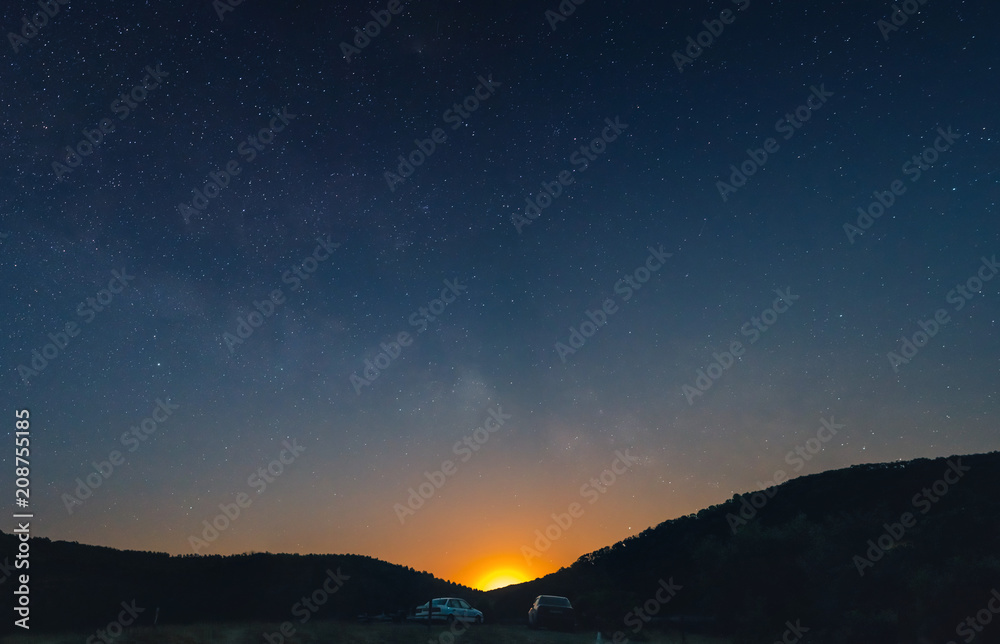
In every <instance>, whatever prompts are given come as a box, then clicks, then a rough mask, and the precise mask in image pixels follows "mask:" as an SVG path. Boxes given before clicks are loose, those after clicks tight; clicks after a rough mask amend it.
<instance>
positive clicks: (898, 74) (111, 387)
mask: <svg viewBox="0 0 1000 644" xmlns="http://www.w3.org/2000/svg"><path fill="white" fill-rule="evenodd" d="M577 1H579V0H577ZM42 4H43V5H44V4H45V0H42ZM49 4H50V5H51V7H50V11H52V10H53V8H54V9H58V12H56V13H54V15H52V16H51V17H50V16H48V15H46V14H45V13H44V12H42V10H41V9H40V8H39V4H38V3H37V2H29V1H28V0H17V1H11V2H5V3H4V7H3V10H2V20H0V25H2V27H3V30H4V32H5V33H7V32H9V33H7V37H6V42H5V46H6V47H7V49H6V51H5V52H4V53H3V55H2V57H0V64H2V67H0V117H2V125H3V132H4V134H5V136H4V139H5V140H4V145H3V151H2V152H0V159H2V160H0V186H2V188H0V270H2V272H3V273H2V274H3V298H2V300H0V307H2V314H3V315H2V319H3V328H2V333H0V356H2V358H3V365H4V376H3V378H2V380H0V389H2V398H3V400H4V401H5V409H6V411H5V413H6V414H7V418H8V420H7V425H6V426H7V427H8V428H10V431H11V432H13V430H14V411H15V410H16V409H22V408H27V409H29V410H30V412H31V419H32V445H31V447H32V449H31V457H32V458H31V461H32V464H31V489H32V497H31V511H32V512H34V515H35V517H34V522H33V524H32V525H33V530H34V534H35V535H37V536H46V537H49V538H51V539H65V540H71V541H79V542H81V543H90V544H99V545H105V546H111V547H115V548H128V549H137V550H154V551H165V552H169V553H172V554H184V553H188V554H190V553H195V552H198V553H201V554H231V553H241V552H251V551H256V552H264V551H269V552H297V553H357V554H365V555H370V556H373V557H377V558H380V559H384V560H387V561H391V562H393V563H398V564H402V565H406V566H411V567H413V568H415V569H417V570H426V571H428V572H431V573H433V574H435V575H437V576H439V577H443V578H446V579H451V580H453V581H457V582H459V583H463V584H467V585H470V586H475V587H491V586H495V585H498V584H504V583H509V582H512V581H521V580H526V579H532V578H535V577H538V576H541V575H544V574H546V573H549V572H552V571H554V570H556V569H558V568H559V567H561V566H566V565H569V564H571V563H572V562H573V561H574V560H576V559H577V558H578V557H579V556H580V555H582V554H584V553H586V552H589V551H592V550H595V549H598V548H601V547H603V546H607V545H611V544H613V543H615V542H617V541H620V540H622V539H624V538H626V537H628V536H630V535H634V534H637V533H639V532H640V531H642V530H643V529H645V528H647V527H649V526H652V525H656V524H658V523H660V522H661V521H664V520H667V519H671V518H675V517H678V516H683V515H686V514H689V513H692V512H697V511H698V510H699V509H701V508H703V507H706V506H709V505H712V504H715V503H720V502H722V501H724V500H727V499H729V498H730V497H732V495H733V494H734V493H738V492H745V491H749V490H753V489H757V488H758V487H760V486H762V485H764V486H766V485H772V484H773V483H774V482H775V481H776V480H777V479H781V478H783V477H782V476H781V475H780V474H778V473H779V472H781V473H783V474H784V475H785V476H787V477H788V478H791V477H795V476H801V475H807V474H812V473H817V472H821V471H825V470H829V469H834V468H842V467H849V466H850V465H853V464H859V463H870V462H885V461H894V460H898V459H912V458H917V457H934V456H942V455H951V454H964V453H977V452H986V451H992V450H995V449H997V434H996V431H997V426H996V418H997V415H998V412H1000V399H998V395H997V383H998V382H1000V380H998V373H997V371H998V367H997V356H998V352H1000V334H998V328H997V320H998V307H997V302H998V297H997V296H998V293H1000V279H997V280H994V279H993V277H994V276H995V275H996V274H997V272H998V271H1000V265H998V264H997V263H996V258H997V255H998V253H1000V234H998V233H1000V219H998V201H1000V182H998V167H1000V155H998V150H997V142H998V133H997V131H996V125H997V117H996V106H997V99H998V92H997V85H996V77H997V72H998V71H1000V50H998V48H997V45H996V33H995V30H996V25H997V24H998V23H1000V10H998V9H997V7H995V6H993V5H992V4H991V3H986V2H964V1H958V2H945V1H944V0H928V1H927V2H926V3H924V4H918V3H917V2H916V1H915V0H910V1H909V2H904V3H902V4H901V5H899V11H900V13H896V15H895V17H894V12H895V11H896V10H895V9H894V5H892V4H890V3H888V2H847V3H844V2H836V3H802V2H791V1H782V2H775V3H765V2H763V1H761V0H716V1H715V2H708V3H706V2H697V3H689V4H688V6H686V7H684V8H674V7H673V6H672V5H673V4H674V3H651V2H641V3H640V2H631V3H612V2H601V1H599V0H587V1H586V2H581V3H580V4H576V3H574V2H572V1H571V0H564V1H563V2H562V5H560V4H559V3H558V2H557V1H556V0H550V1H548V2H472V1H470V0H465V1H458V0H455V1H454V2H445V1H433V0H430V1H425V2H419V3H418V2H412V3H411V2H406V3H397V2H395V1H393V2H383V1H382V0H378V1H373V2H355V1H353V0H352V1H350V2H343V3H341V2H336V3H329V4H327V3H321V2H309V3H306V2H259V1H257V0H246V1H244V2H243V3H242V4H239V5H237V6H235V7H231V6H229V4H225V3H223V2H222V1H218V2H216V3H214V4H213V3H212V2H209V1H208V0H198V1H190V0H188V1H184V2H167V1H151V2H126V3H122V2H114V3H112V2H100V1H99V2H92V3H85V2H78V1H77V0H70V1H69V2H68V3H67V4H59V3H58V2H56V1H55V0H51V2H50V3H49ZM911 5H912V6H911ZM560 7H561V12H562V13H560ZM915 8H919V12H917V13H914V14H913V15H910V14H911V13H912V12H913V11H914V9H915ZM40 12H41V13H40ZM372 12H374V14H373V13H372ZM908 12H909V13H908ZM25 16H27V21H28V22H27V24H28V25H29V26H28V27H25V23H24V22H23V21H22V19H23V18H25ZM32 16H34V18H35V21H36V23H39V24H41V25H42V26H40V27H38V28H37V29H36V28H35V27H34V26H31V20H32ZM894 20H895V22H893V21H894ZM880 21H881V22H880ZM356 28H357V29H356ZM22 29H23V30H24V33H22ZM366 29H367V33H365V30H366ZM11 34H13V35H11ZM25 34H27V35H30V37H27V36H26V35H25ZM689 38H690V39H691V40H689ZM699 40H700V44H699ZM529 204H533V205H530V206H529ZM859 209H861V210H860V211H859ZM60 345H61V346H60ZM11 438H13V436H12V435H11ZM11 447H13V445H11ZM3 453H4V457H3V463H4V466H5V467H6V469H5V472H7V474H5V475H4V476H5V477H6V478H5V479H4V480H8V481H9V484H10V490H11V491H13V485H14V463H13V456H12V454H13V451H12V450H10V449H5V450H3ZM268 468H270V470H269V469H268ZM102 472H103V473H102ZM88 477H89V481H90V482H89V483H88ZM92 483H97V484H98V485H96V486H95V485H93V484H92ZM411 490H412V492H411ZM421 494H423V495H424V496H427V497H429V498H421V496H420V495H421ZM220 504H221V507H220ZM574 504H576V505H574ZM237 511H238V512H239V515H238V516H236V512H237ZM571 511H572V516H571ZM225 513H229V515H230V516H229V517H226V516H225ZM553 515H556V516H555V517H553ZM557 521H559V522H561V523H562V524H563V526H562V527H560V526H559V525H557V524H556V522H557ZM213 522H214V523H215V524H216V526H223V528H222V529H221V530H215V531H214V532H213V531H212V530H213V529H212V528H206V526H210V525H211V524H212V523H213ZM2 524H3V529H4V530H5V531H10V529H11V528H13V527H15V526H14V525H13V520H12V519H9V518H5V519H4V521H3V522H2ZM536 530H537V531H540V532H541V533H544V532H546V530H548V532H549V534H550V536H553V535H554V536H555V537H556V538H554V539H550V540H549V541H545V540H543V539H539V533H537V532H536Z"/></svg>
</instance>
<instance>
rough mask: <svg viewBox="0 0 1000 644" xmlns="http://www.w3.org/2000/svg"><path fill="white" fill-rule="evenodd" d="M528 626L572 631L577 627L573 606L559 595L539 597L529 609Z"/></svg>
mask: <svg viewBox="0 0 1000 644" xmlns="http://www.w3.org/2000/svg"><path fill="white" fill-rule="evenodd" d="M528 626H529V627H530V628H550V629H559V630H566V631H571V630H573V629H574V628H575V627H576V613H574V611H573V604H571V603H570V601H569V600H568V599H566V598H565V597H560V596H558V595H539V596H538V597H536V598H535V602H534V603H533V604H532V605H531V608H529V609H528Z"/></svg>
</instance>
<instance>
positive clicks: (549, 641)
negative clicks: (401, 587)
mask: <svg viewBox="0 0 1000 644" xmlns="http://www.w3.org/2000/svg"><path fill="white" fill-rule="evenodd" d="M278 626H279V625H278V624H195V625H191V626H159V627H156V628H153V627H138V628H131V629H129V630H128V631H126V632H125V633H124V634H123V635H122V636H121V637H119V638H117V639H116V640H114V641H113V642H114V644H265V640H264V633H276V632H277V631H278ZM93 634H94V633H68V632H67V633H55V634H41V635H15V636H9V637H5V638H3V639H2V641H3V642H4V644H80V643H81V642H85V641H86V639H87V638H88V637H90V636H91V635H93ZM609 635H610V633H605V634H604V641H605V642H606V643H607V644H610V638H609V637H608V636H609ZM596 636H597V632H596V631H594V632H589V631H586V632H584V631H580V632H577V633H555V632H549V631H532V630H529V629H528V628H526V627H524V626H504V625H497V624H486V625H483V626H475V627H472V628H469V629H468V630H466V631H465V632H462V633H460V634H459V635H452V634H451V633H450V632H449V631H448V629H446V628H443V627H439V626H436V627H433V628H431V629H430V630H428V629H427V627H426V626H418V625H413V624H371V625H368V624H351V623H345V622H313V623H309V624H305V625H301V626H300V625H296V631H295V634H294V635H292V637H291V638H289V639H286V640H285V641H284V644H425V643H427V642H431V643H433V644H584V643H591V642H594V641H595V640H596ZM279 637H280V636H279ZM629 640H630V641H632V642H648V643H649V644H680V642H681V639H680V636H679V635H675V634H664V633H659V632H653V631H650V632H645V631H643V632H640V633H638V634H636V635H634V636H632V637H630V638H629ZM95 641H96V640H95ZM272 642H273V644H278V642H280V640H278V639H277V638H276V639H275V640H272ZM685 643H686V644H728V642H727V640H721V639H717V638H709V637H703V636H697V635H689V636H688V637H687V638H686V640H685Z"/></svg>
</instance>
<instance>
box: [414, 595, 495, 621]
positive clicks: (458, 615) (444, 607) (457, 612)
mask: <svg viewBox="0 0 1000 644" xmlns="http://www.w3.org/2000/svg"><path fill="white" fill-rule="evenodd" d="M430 608H433V610H429V609H430ZM428 614H429V615H430V621H432V622H446V623H449V624H450V623H453V622H456V621H459V622H467V623H472V624H482V623H483V613H482V611H479V610H476V609H475V608H473V607H472V606H470V605H469V602H467V601H465V600H464V599H460V598H458V597H439V598H438V599H432V600H431V601H430V602H428V603H426V604H421V605H420V606H417V613H416V615H414V616H413V617H411V618H410V619H411V620H414V621H422V622H426V621H427V619H428Z"/></svg>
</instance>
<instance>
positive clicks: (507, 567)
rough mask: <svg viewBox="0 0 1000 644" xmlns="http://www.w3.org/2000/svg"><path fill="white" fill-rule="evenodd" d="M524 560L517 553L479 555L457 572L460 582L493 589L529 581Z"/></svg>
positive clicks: (480, 588)
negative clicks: (479, 556)
mask: <svg viewBox="0 0 1000 644" xmlns="http://www.w3.org/2000/svg"><path fill="white" fill-rule="evenodd" d="M523 564H524V561H523V560H522V559H521V558H520V557H519V556H518V555H512V554H500V555H490V556H486V557H481V558H479V559H476V560H474V561H471V562H469V563H468V564H466V565H465V566H464V567H463V568H462V569H461V571H460V572H459V574H458V579H456V580H455V581H457V582H458V583H460V584H464V585H466V586H470V587H472V588H476V589H478V590H494V589H496V588H503V587H504V586H510V585H511V584H520V583H522V582H525V581H529V580H530V579H531V578H532V577H531V576H530V575H528V574H527V573H526V572H524V565H523Z"/></svg>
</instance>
